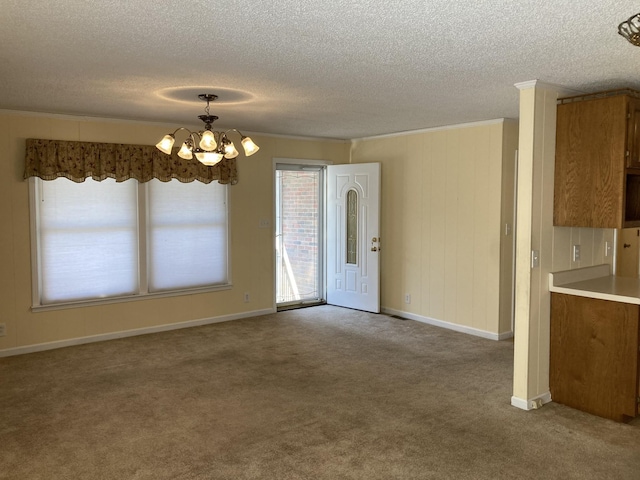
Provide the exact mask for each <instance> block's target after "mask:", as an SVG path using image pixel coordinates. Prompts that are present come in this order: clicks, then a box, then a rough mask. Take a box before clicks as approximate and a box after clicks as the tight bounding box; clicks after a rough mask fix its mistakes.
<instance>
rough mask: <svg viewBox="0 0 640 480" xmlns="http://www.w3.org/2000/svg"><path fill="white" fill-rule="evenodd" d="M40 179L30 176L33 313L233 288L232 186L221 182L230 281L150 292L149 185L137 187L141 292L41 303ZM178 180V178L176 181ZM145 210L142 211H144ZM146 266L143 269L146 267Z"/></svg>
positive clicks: (139, 289) (228, 278) (139, 286)
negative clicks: (38, 204)
mask: <svg viewBox="0 0 640 480" xmlns="http://www.w3.org/2000/svg"><path fill="white" fill-rule="evenodd" d="M38 180H39V181H40V182H44V181H46V180H41V179H38V178H37V177H30V178H29V179H28V183H29V215H30V219H29V229H30V235H31V239H30V244H31V311H32V312H45V311H52V310H65V309H69V308H81V307H89V306H97V305H109V304H114V303H123V302H132V301H139V300H151V299H156V298H166V297H178V296H185V295H197V294H201V293H210V292H219V291H224V290H230V289H232V288H233V280H232V278H231V275H232V271H233V268H232V265H231V262H232V258H233V255H232V254H231V248H232V246H231V216H230V212H231V206H230V198H229V197H230V195H229V186H228V185H224V184H221V185H223V186H224V187H225V191H226V195H225V196H226V203H227V283H224V284H219V285H207V286H201V287H190V288H181V289H174V290H163V291H160V292H149V289H148V282H147V274H146V272H147V267H148V258H147V218H146V217H147V210H148V209H147V208H146V207H147V189H146V188H138V189H137V194H138V230H139V232H138V267H139V276H140V278H139V285H138V294H135V295H119V296H113V297H105V298H95V299H83V300H73V301H63V302H56V303H51V304H47V305H42V304H41V303H40V292H41V290H42V284H41V278H42V275H41V272H40V265H41V264H42V261H41V257H40V251H39V248H38V231H39V227H40V225H39V222H40V218H39V216H38V214H37V207H36V202H37V198H38V195H37V191H36V190H37V188H38ZM127 181H136V180H127ZM175 181H177V180H175ZM140 185H144V184H143V183H139V185H138V187H140ZM141 213H142V214H141ZM143 269H144V270H143Z"/></svg>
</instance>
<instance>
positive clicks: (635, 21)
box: [618, 13, 640, 47]
mask: <svg viewBox="0 0 640 480" xmlns="http://www.w3.org/2000/svg"><path fill="white" fill-rule="evenodd" d="M618 33H619V34H620V35H622V36H623V37H624V38H626V39H627V40H628V41H629V43H631V44H632V45H635V46H636V47H640V13H638V14H636V15H634V16H633V17H631V18H629V20H627V21H626V22H622V23H621V24H620V25H618Z"/></svg>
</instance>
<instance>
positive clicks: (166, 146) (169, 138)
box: [156, 134, 176, 155]
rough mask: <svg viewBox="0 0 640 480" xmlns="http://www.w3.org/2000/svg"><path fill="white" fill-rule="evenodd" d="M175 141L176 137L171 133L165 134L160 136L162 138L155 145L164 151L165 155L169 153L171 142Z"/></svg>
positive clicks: (171, 146)
mask: <svg viewBox="0 0 640 480" xmlns="http://www.w3.org/2000/svg"><path fill="white" fill-rule="evenodd" d="M175 141H176V138H175V137H174V136H173V135H171V134H169V135H165V136H164V137H162V140H160V141H159V142H158V143H157V144H156V147H157V148H158V150H160V151H161V152H162V153H166V154H167V155H171V149H172V148H173V143H174V142H175Z"/></svg>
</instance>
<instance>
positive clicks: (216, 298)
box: [0, 112, 349, 356]
mask: <svg viewBox="0 0 640 480" xmlns="http://www.w3.org/2000/svg"><path fill="white" fill-rule="evenodd" d="M174 128H175V127H173V126H166V125H165V126H162V125H157V124H154V125H147V124H143V123H139V122H125V121H120V122H119V121H100V120H87V119H84V118H76V117H69V116H64V117H63V116H48V115H44V114H31V113H18V112H0V222H1V223H2V229H1V230H0V265H1V267H0V323H4V324H6V335H5V336H3V337H0V356H1V355H7V354H13V353H22V352H24V351H25V350H29V349H32V350H37V349H44V348H49V347H50V346H63V345H64V344H65V342H66V343H70V344H73V343H83V341H86V339H95V338H96V337H104V336H109V335H112V334H116V336H117V334H118V333H123V334H126V332H133V331H137V330H141V331H147V330H150V329H151V330H153V329H160V330H161V329H162V328H163V327H166V326H168V325H173V324H180V323H184V324H190V323H192V322H197V321H205V322H206V321H209V320H213V321H215V319H224V318H234V317H236V318H237V317H241V316H251V315H254V314H256V312H258V313H260V312H265V311H273V309H274V302H275V293H274V288H275V287H274V273H273V271H274V270H273V269H274V243H273V231H272V229H265V228H259V223H260V220H261V219H268V220H270V224H271V225H274V219H273V218H272V216H273V202H274V199H273V178H272V177H273V170H272V158H273V157H282V158H298V159H313V160H330V161H333V163H347V162H348V161H349V142H337V141H322V140H306V139H292V138H283V137H275V136H261V135H252V138H253V139H254V140H255V141H256V143H258V144H259V145H260V151H259V152H258V153H256V154H255V155H253V156H251V157H248V158H247V157H244V156H243V155H241V156H240V157H239V159H238V170H239V177H240V180H239V183H238V184H237V185H233V186H231V187H229V208H230V211H229V224H230V252H231V262H230V264H231V279H232V282H233V287H232V288H230V289H228V290H223V291H217V292H208V293H198V294H191V295H179V296H172V297H163V298H149V299H143V300H136V301H125V302H119V303H113V304H106V305H95V306H84V307H76V308H69V309H64V310H54V311H40V312H32V311H31V251H30V223H29V188H28V182H27V181H25V180H24V179H23V178H22V177H23V170H24V152H25V139H27V138H44V139H55V140H74V141H89V142H111V143H132V144H143V145H154V144H155V143H156V142H157V140H158V139H159V138H161V137H162V136H163V135H164V134H166V133H167V131H173V130H174ZM194 128H197V126H194ZM244 292H250V294H251V301H250V302H249V303H245V302H244V301H243V293H244ZM83 339H84V340H83Z"/></svg>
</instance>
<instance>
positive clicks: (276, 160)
mask: <svg viewBox="0 0 640 480" xmlns="http://www.w3.org/2000/svg"><path fill="white" fill-rule="evenodd" d="M278 164H280V165H283V164H284V165H299V166H302V167H304V166H305V165H307V166H313V167H326V166H327V165H333V162H332V161H331V160H309V159H302V158H284V157H273V158H272V172H271V189H272V190H271V191H272V197H271V198H272V199H273V200H272V202H271V218H272V219H273V222H272V226H271V251H272V252H273V262H272V264H273V311H274V312H276V311H278V303H277V295H276V285H277V278H276V277H277V265H276V262H277V260H278V258H277V255H276V221H275V220H276V212H277V206H276V170H277V166H278ZM324 173H325V175H323V182H322V183H323V185H321V186H320V188H321V189H322V190H323V192H324V191H325V190H326V169H325V172H324ZM323 196H324V193H323ZM318 213H319V214H320V215H322V222H321V227H320V240H321V241H320V245H319V247H318V248H319V250H321V252H320V257H321V260H320V265H319V269H320V270H319V271H320V272H321V273H322V285H320V286H321V288H322V297H324V300H326V296H327V292H326V290H327V286H326V283H327V282H326V280H327V265H326V248H327V226H326V201H325V202H323V204H322V205H318Z"/></svg>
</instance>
